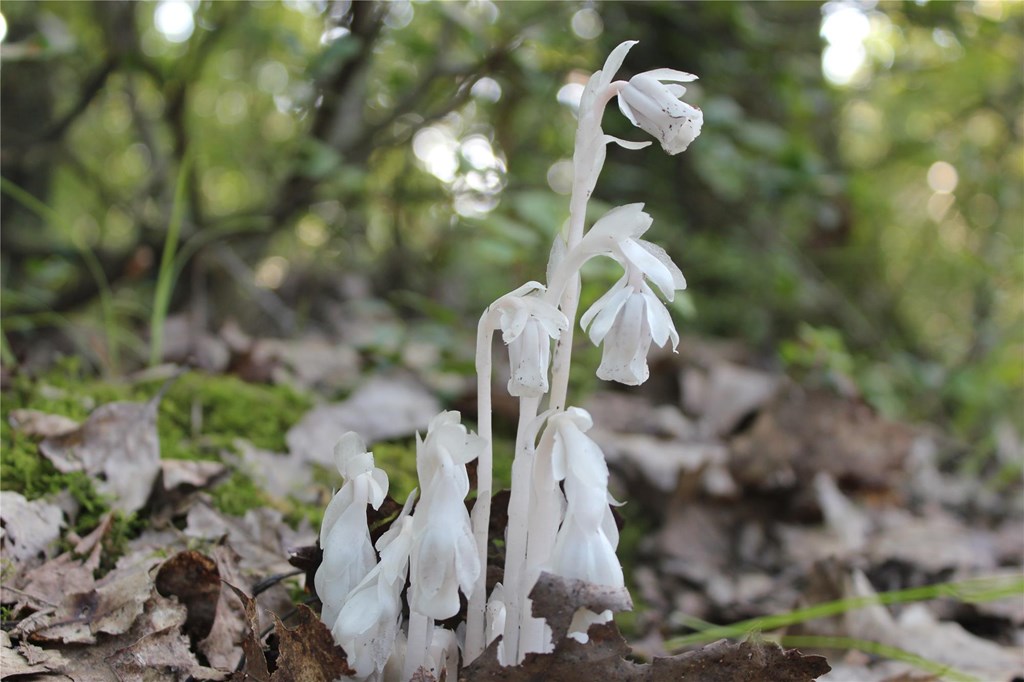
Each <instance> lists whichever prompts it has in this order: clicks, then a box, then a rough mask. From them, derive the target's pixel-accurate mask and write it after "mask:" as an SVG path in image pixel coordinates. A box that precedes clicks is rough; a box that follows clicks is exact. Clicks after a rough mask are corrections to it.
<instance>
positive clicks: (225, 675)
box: [0, 320, 1024, 682]
mask: <svg viewBox="0 0 1024 682" xmlns="http://www.w3.org/2000/svg"><path fill="white" fill-rule="evenodd" d="M168 329H169V334H170V337H169V338H170V343H168V345H167V353H166V358H167V361H168V362H167V364H165V365H161V366H159V367H156V368H153V369H150V370H147V371H145V372H142V373H139V374H136V375H133V376H131V377H128V378H122V379H117V380H101V379H96V378H92V377H91V376H90V373H89V372H86V371H84V370H83V368H82V367H81V364H80V363H78V362H75V361H73V360H63V361H61V362H58V363H56V364H54V365H51V366H49V367H46V368H44V369H41V370H36V371H34V372H26V371H20V370H19V371H10V370H5V373H4V375H3V395H2V397H3V400H2V406H0V411H2V418H3V423H2V427H0V428H2V453H0V456H2V469H0V487H2V489H3V490H2V492H0V520H2V531H0V533H2V535H0V543H2V544H0V551H2V566H0V568H2V573H0V576H2V581H3V589H2V593H0V602H2V611H0V615H2V619H3V630H2V635H0V637H2V640H0V645H2V647H0V654H2V659H0V663H2V669H3V671H2V676H3V679H7V678H8V677H11V678H12V679H19V680H30V679H72V680H108V679H110V680H116V679H142V677H141V675H142V673H143V671H145V670H149V671H157V672H158V673H159V674H163V675H165V677H161V678H160V679H182V680H185V679H229V678H230V679H266V680H269V679H273V680H285V679H296V680H316V679H332V675H333V674H336V672H335V673H330V672H328V671H332V670H333V671H337V670H339V669H343V666H344V656H343V654H341V652H340V649H338V648H336V647H334V646H333V643H332V642H331V641H330V636H329V634H328V633H327V630H326V629H325V628H323V627H322V626H321V625H320V624H319V621H318V620H317V618H316V616H315V610H316V609H317V607H318V604H317V603H316V602H315V600H311V595H310V593H309V591H308V590H307V588H306V571H308V570H310V568H311V567H315V565H316V562H317V561H318V558H317V554H316V551H315V544H316V534H317V529H318V525H319V522H320V519H321V516H322V513H323V509H324V507H325V506H326V503H327V501H328V500H329V499H330V496H331V494H332V492H333V490H334V489H335V488H337V487H338V485H339V484H340V477H339V475H338V473H337V472H336V470H335V469H334V466H333V460H332V449H333V446H334V444H335V442H336V441H337V439H338V437H339V436H340V435H341V434H342V433H344V432H345V431H348V430H355V431H357V432H359V433H360V435H361V436H362V437H363V438H364V439H365V440H366V441H367V443H368V444H370V445H371V449H372V450H373V452H374V455H375V458H376V463H377V465H378V466H380V467H382V468H384V469H385V470H387V471H388V473H389V476H390V478H391V490H390V496H391V497H392V498H393V499H394V500H397V501H398V503H401V502H402V501H403V500H404V499H405V497H406V495H407V494H408V493H409V491H410V490H412V489H413V488H414V487H415V486H416V482H415V463H414V457H415V454H414V453H415V444H414V440H413V439H414V434H415V432H416V431H417V430H418V429H419V430H421V431H422V430H424V429H425V427H426V424H427V422H428V421H429V420H430V418H431V417H432V416H434V415H435V414H436V413H437V412H438V411H440V410H441V409H458V410H461V411H462V413H463V417H464V419H465V420H466V421H467V422H470V423H472V422H473V421H474V420H475V418H476V414H475V395H474V389H473V381H472V379H467V378H466V377H465V373H464V372H463V371H460V370H459V369H458V365H459V362H458V361H453V360H452V359H451V358H444V357H442V356H443V355H444V351H443V350H440V349H439V347H438V346H437V345H436V344H432V343H431V342H429V341H424V339H422V338H419V339H415V340H409V339H408V338H407V339H405V340H404V341H401V342H397V343H395V344H393V347H392V348H391V349H390V351H389V355H388V357H387V359H386V361H384V360H382V356H381V354H380V353H379V352H376V351H375V352H373V353H371V352H368V351H367V348H368V345H367V344H365V343H361V342H352V343H348V344H338V343H335V342H333V341H328V340H325V339H319V338H309V339H305V340H299V341H280V340H266V339H251V338H248V337H246V336H245V335H244V334H241V333H240V332H239V331H238V330H237V329H234V328H226V329H224V330H222V331H221V332H220V333H218V334H208V335H205V336H203V337H202V338H200V339H195V338H187V337H184V336H179V337H177V342H175V337H174V333H175V332H174V330H175V329H176V327H175V323H174V321H173V320H172V321H171V323H170V324H169V325H168ZM186 360H187V362H188V363H189V364H190V365H191V368H190V369H187V370H186V369H184V363H185V362H186ZM440 365H446V366H448V367H449V369H446V370H445V371H439V370H438V369H437V368H438V366H440ZM495 385H496V386H503V385H504V379H502V378H501V377H497V378H496V379H495ZM586 388H587V389H588V390H589V397H588V398H587V399H586V400H585V401H584V402H583V406H584V407H586V408H587V409H588V410H589V411H590V412H591V414H592V415H593V417H594V423H595V427H594V429H593V430H592V431H591V432H590V435H591V436H592V437H593V438H594V439H595V440H596V441H597V442H598V443H599V444H600V445H601V447H602V449H603V451H604V453H605V455H606V457H607V460H608V464H609V467H610V469H611V472H612V478H613V484H612V488H613V494H614V495H615V497H616V498H617V499H618V500H621V501H624V502H626V504H625V505H624V506H623V507H621V508H619V509H618V512H619V516H620V517H621V518H620V521H621V525H622V530H621V542H620V548H619V554H620V557H621V558H622V561H623V564H624V567H625V570H626V575H627V584H628V586H629V588H630V593H631V595H632V603H633V609H632V610H631V611H623V612H621V613H618V614H617V615H616V618H615V621H616V625H617V628H618V630H619V631H620V632H621V633H622V635H623V636H624V637H625V640H626V641H627V642H628V647H627V646H625V645H624V644H623V643H621V640H619V639H617V637H618V635H616V634H615V633H613V632H610V631H609V632H604V631H602V633H603V634H600V636H594V637H592V642H591V644H590V646H591V648H590V649H586V650H585V649H584V648H583V647H581V648H579V649H578V650H573V651H569V650H568V649H567V648H565V647H561V648H559V649H558V650H556V652H555V654H552V655H551V657H552V660H553V659H554V658H556V657H557V656H561V658H560V659H558V661H556V662H555V663H551V664H550V666H551V667H547V668H535V669H533V670H532V671H531V670H527V669H524V670H523V671H522V675H521V676H520V677H516V676H515V675H514V674H512V673H510V672H508V671H499V670H495V669H489V668H487V666H485V665H481V666H477V667H476V668H470V669H467V670H464V671H463V674H462V676H461V678H464V679H488V680H490V679H526V678H527V676H528V674H538V671H540V674H542V675H543V676H544V678H546V679H551V680H560V679H566V680H568V679H579V678H578V677H574V676H573V675H579V673H580V670H583V669H584V668H581V667H580V666H582V665H586V666H590V667H589V668H587V671H588V674H604V675H605V676H606V677H608V678H609V679H678V678H679V675H681V674H682V672H683V671H687V672H688V674H692V675H694V677H692V679H700V680H741V679H759V677H758V675H760V679H778V680H789V679H792V680H798V679H806V680H809V679H820V680H827V681H828V682H874V681H882V680H887V681H890V682H897V681H900V682H911V681H914V682H925V681H927V680H939V679H950V680H980V681H982V682H1011V681H1012V680H1021V679H1024V574H1022V565H1024V509H1022V486H1021V484H1020V481H1019V480H1016V479H1014V480H1009V481H1002V480H999V478H998V477H993V476H986V475H982V474H984V472H980V473H974V474H968V473H967V472H965V470H964V468H963V466H962V465H961V463H962V462H963V460H964V458H965V453H966V452H967V448H965V446H964V445H963V444H961V443H958V442H957V441H956V440H954V439H952V438H951V437H949V436H948V435H947V434H944V433H943V432H942V431H941V430H940V429H938V428H936V427H934V426H928V425H911V424H903V423H897V422H894V421H891V420H887V419H885V418H883V417H882V416H880V415H879V414H878V413H877V412H876V411H875V410H873V409H872V408H871V407H870V406H869V405H868V404H867V403H865V402H864V401H863V400H862V399H861V398H860V397H859V396H858V395H857V393H856V390H855V389H853V388H852V387H851V384H850V382H848V381H845V380H844V379H843V377H839V376H834V375H830V374H829V373H828V372H817V373H816V372H809V373H805V375H804V376H801V377H800V378H799V379H797V378H794V377H791V376H786V375H784V374H782V373H780V372H777V371H767V370H765V369H763V368H762V367H760V366H759V365H758V363H757V362H756V361H755V360H754V358H753V357H752V355H751V354H750V352H749V351H748V350H747V349H746V348H744V347H742V346H741V345H738V344H735V343H729V342H713V341H708V340H700V339H688V340H684V343H683V345H682V346H681V353H680V354H679V355H665V356H659V357H657V358H652V379H651V380H650V381H649V382H648V383H647V384H645V385H644V386H643V387H640V388H638V389H634V390H628V391H626V390H613V389H611V388H609V387H607V386H601V387H596V386H595V385H594V384H593V383H589V384H586ZM498 394H503V392H502V391H496V395H498ZM495 409H496V417H495V424H496V429H495V430H496V433H500V432H502V430H503V429H504V430H505V431H506V432H511V429H512V428H513V426H512V425H513V424H514V423H515V421H514V420H515V416H516V414H515V404H514V403H511V402H503V401H500V400H496V405H495ZM1004 436H1005V437H1003V438H1002V439H1001V440H1000V446H999V453H1000V454H999V455H998V457H1002V458H1003V459H1005V460H1007V461H1011V460H1013V461H1016V460H1019V459H1020V458H1021V451H1020V447H1021V446H1020V443H1019V442H1015V441H1014V439H1013V437H1012V434H1009V435H1006V434H1004ZM510 449H511V441H510V440H507V439H506V440H502V439H501V438H499V439H497V440H496V443H495V452H496V455H495V456H496V472H495V477H496V481H497V485H496V488H498V487H501V485H502V484H505V485H507V483H508V479H509V475H508V471H509V467H510V462H509V461H507V460H508V459H509V454H508V453H509V450H510ZM1015 458H1016V460H1015ZM500 499H501V498H500V497H499V498H497V501H496V503H495V509H496V517H498V518H499V519H500V516H501V504H500ZM388 520H389V519H388V518H386V517H384V518H383V522H384V523H386V522H387V521H388ZM378 530H381V529H378ZM497 560H498V559H497V558H496V561H497ZM306 603H308V604H309V606H312V607H313V609H314V610H313V611H309V610H308V609H307V608H306V607H305V606H301V605H302V604H306ZM545 608H551V605H546V606H545ZM570 613H571V612H570ZM559 617H560V616H557V615H552V618H553V619H557V618H559ZM566 624H567V622H566ZM271 633H272V634H271ZM268 634H270V637H269V638H268V637H267V636H266V635H268ZM723 639H725V640H730V641H732V642H745V643H743V644H728V643H724V642H720V643H718V644H712V643H714V642H718V641H719V640H723ZM773 643H778V644H781V646H782V647H783V648H784V649H786V650H791V649H798V650H799V652H800V653H799V654H797V653H788V654H783V653H782V651H781V650H779V649H778V648H777V647H775V646H774V644H773ZM708 645H711V646H708ZM701 647H704V648H703V649H702V648H701ZM701 652H703V653H701ZM752 652H753V653H752ZM556 655H557V656H556ZM673 655H674V656H675V658H674V659H671V660H673V661H675V663H672V665H675V666H676V667H674V668H673V667H671V666H668V667H665V666H664V665H663V666H662V667H661V668H659V667H658V664H655V665H653V667H652V666H645V662H648V661H654V660H656V659H657V658H658V657H667V656H673ZM702 656H703V658H701V657H702ZM817 656H823V657H824V658H825V659H826V660H827V665H825V664H824V661H823V660H821V659H820V658H817ZM752 660H753V661H754V663H750V661H752ZM530 665H534V666H540V665H542V663H539V662H537V661H533V662H532V663H531V664H530ZM543 665H549V664H548V663H544V664H543ZM751 665H756V666H760V667H759V668H757V670H760V671H761V672H760V673H757V674H756V675H755V673H752V672H751V670H753V668H750V667H749V666H751ZM559 666H561V667H559ZM573 666H575V667H573ZM685 666H689V667H685ZM744 666H747V667H744ZM828 668H831V670H830V671H829V672H826V670H827V669H828ZM666 671H669V672H666ZM764 671H768V672H764ZM670 673H671V674H670ZM659 675H661V676H660V677H659ZM672 675H674V676H675V677H672ZM686 679H691V677H687V678H686Z"/></svg>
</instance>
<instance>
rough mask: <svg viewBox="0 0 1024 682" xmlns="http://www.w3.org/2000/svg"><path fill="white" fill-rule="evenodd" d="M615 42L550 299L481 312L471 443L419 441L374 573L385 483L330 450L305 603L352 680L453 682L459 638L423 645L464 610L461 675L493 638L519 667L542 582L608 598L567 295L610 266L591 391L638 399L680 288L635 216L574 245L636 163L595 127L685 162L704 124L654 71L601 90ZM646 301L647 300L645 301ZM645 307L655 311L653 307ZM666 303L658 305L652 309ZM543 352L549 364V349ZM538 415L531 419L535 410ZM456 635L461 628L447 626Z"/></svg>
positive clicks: (365, 463)
mask: <svg viewBox="0 0 1024 682" xmlns="http://www.w3.org/2000/svg"><path fill="white" fill-rule="evenodd" d="M635 44H636V41H628V42H624V43H622V44H621V45H619V46H618V47H617V48H615V50H614V51H613V52H612V53H611V55H609V57H608V60H607V61H606V62H605V65H604V68H603V69H602V70H600V71H598V72H596V73H595V74H594V75H593V76H591V78H590V80H589V82H588V83H587V86H586V88H585V89H584V92H583V96H582V98H581V101H580V108H579V122H578V126H577V130H576V143H575V149H574V153H573V173H574V179H573V185H572V196H571V198H570V203H569V220H568V222H567V223H566V225H565V227H564V228H563V230H562V231H561V232H560V233H559V234H558V235H556V237H555V241H554V244H553V246H552V249H551V257H550V259H549V262H548V268H547V283H546V284H542V283H540V282H529V283H527V284H525V285H523V286H522V287H520V288H518V289H516V290H515V291H512V292H510V293H508V294H506V295H504V296H502V297H501V298H499V299H498V300H497V301H495V302H494V303H493V304H491V305H490V306H489V307H488V308H487V310H485V311H484V313H483V315H482V316H481V318H480V324H479V326H478V329H477V358H476V370H477V388H478V406H477V407H478V415H479V421H478V435H474V434H471V433H469V432H468V431H467V430H466V428H465V427H464V426H463V425H462V424H461V423H460V417H459V414H458V413H457V412H444V413H442V414H440V415H438V416H437V417H435V418H434V419H433V420H432V421H431V423H430V426H429V428H428V430H427V434H426V437H425V438H423V439H420V438H419V437H417V448H416V459H417V473H418V476H419V481H420V488H421V490H422V491H423V493H422V498H421V499H420V502H419V504H418V505H417V506H416V508H415V510H414V511H412V510H411V508H412V503H413V500H412V499H410V500H409V501H407V502H406V506H405V509H404V510H403V512H402V515H401V516H400V517H399V518H398V519H397V520H396V521H395V522H394V523H393V525H392V527H391V529H390V530H389V531H388V532H387V533H386V534H385V535H384V536H382V537H381V539H380V540H378V542H377V545H376V549H377V552H378V553H379V560H378V558H377V555H376V554H375V553H374V551H373V548H372V547H371V546H370V538H369V533H368V530H367V528H366V505H367V504H371V505H373V506H374V508H377V507H378V506H379V505H380V502H381V500H383V498H384V495H385V494H386V491H387V478H386V476H384V475H383V472H381V470H380V469H376V468H374V467H373V457H372V455H371V454H370V453H368V452H365V448H364V446H363V444H362V441H360V440H359V438H358V437H357V436H355V434H347V435H346V436H345V437H344V438H343V439H342V442H341V443H340V444H339V446H338V453H339V454H338V466H339V470H340V471H341V473H342V475H343V476H345V479H346V483H345V485H344V486H343V487H342V489H341V491H340V492H339V493H338V495H337V496H336V497H335V499H334V500H332V502H331V504H330V506H329V507H328V509H327V513H326V514H325V517H324V525H323V528H322V530H321V543H322V545H323V548H324V557H325V558H324V563H323V565H322V566H321V568H320V570H319V571H318V572H317V575H316V582H315V584H316V588H317V592H318V594H319V595H320V596H321V599H322V601H323V603H324V607H323V619H324V621H325V622H326V623H327V625H328V627H330V628H331V630H332V632H333V633H334V637H335V639H336V641H337V642H338V643H339V644H341V646H343V647H344V648H345V649H346V651H347V652H348V654H349V659H350V665H352V667H353V668H354V669H355V670H356V671H357V673H358V679H392V678H394V679H409V678H410V677H412V676H413V675H414V674H415V673H416V671H417V670H419V669H420V668H423V669H425V670H428V671H430V672H431V673H433V674H434V675H435V676H437V677H440V675H441V674H442V673H444V674H447V675H449V676H454V675H455V674H456V673H457V670H455V669H454V668H455V667H456V665H457V658H458V655H457V651H456V649H457V646H458V645H457V638H456V634H455V633H453V632H452V631H450V630H445V629H443V628H440V627H436V626H435V624H434V621H435V620H444V619H449V618H451V617H453V616H455V615H457V614H458V612H459V610H460V598H459V593H460V592H461V593H462V594H463V595H464V596H465V597H466V598H467V600H468V609H467V616H466V622H465V630H464V640H462V647H461V648H462V651H463V661H464V662H466V663H468V662H471V661H472V660H473V659H475V658H476V657H478V656H479V655H480V654H481V653H482V652H483V650H484V648H485V647H486V646H487V644H488V643H490V642H491V641H493V640H494V639H496V638H497V637H498V636H499V635H500V636H501V640H500V642H499V644H498V645H497V649H498V659H499V660H500V661H501V662H502V663H503V664H506V665H513V664H516V663H518V662H520V661H521V660H522V659H523V657H524V656H525V655H526V654H527V653H530V652H545V651H550V650H552V648H553V645H554V643H553V642H551V641H550V640H551V638H550V630H549V629H548V628H547V625H546V624H545V623H544V621H543V620H541V619H537V618H534V617H533V616H532V615H531V610H530V609H531V605H530V600H529V594H530V591H531V589H532V587H533V585H534V584H535V583H536V581H537V578H538V576H539V575H540V573H541V572H542V571H547V572H550V573H553V574H556V575H562V576H565V577H570V578H576V579H581V580H586V581H589V582H593V583H598V584H602V585H610V586H615V587H621V586H622V585H623V577H622V568H621V566H620V564H619V561H618V558H617V557H616V555H615V549H616V546H617V544H618V531H617V529H616V526H615V523H614V519H613V518H612V514H611V508H610V505H613V504H616V503H615V501H614V500H613V499H612V498H611V496H610V495H609V493H608V468H607V465H606V464H605V460H604V455H603V453H602V452H601V450H600V448H599V447H598V446H597V444H596V443H595V442H594V441H593V440H591V439H590V438H589V437H588V436H587V435H586V432H587V431H588V430H589V429H590V428H591V426H592V420H591V417H590V415H589V414H587V412H586V411H585V410H582V409H580V408H578V407H567V406H566V397H567V395H566V394H567V390H568V382H569V363H570V359H571V353H572V342H573V329H574V324H575V320H576V313H577V306H578V303H579V293H580V269H581V268H582V267H583V265H584V264H585V263H586V262H587V261H589V260H590V259H591V258H595V257H601V256H603V257H608V258H612V259H613V260H615V261H617V262H618V263H619V265H620V266H621V267H622V270H623V275H622V278H621V279H620V280H619V281H618V282H616V284H615V285H613V286H612V288H611V289H610V290H609V291H608V292H607V293H606V294H605V295H603V296H602V297H601V298H600V299H599V300H598V301H597V302H596V303H595V304H594V305H593V306H592V307H591V308H590V309H589V310H588V311H586V312H585V313H584V315H583V317H582V319H581V320H580V323H581V326H582V328H583V329H584V331H586V332H587V333H588V335H589V337H590V339H591V341H592V342H593V343H594V344H596V345H600V346H601V347H602V357H601V364H600V367H598V369H597V375H598V377H599V378H601V379H606V380H609V381H618V382H620V383H623V384H628V385H638V384H641V383H643V382H644V381H646V380H647V378H648V376H649V370H648V367H647V353H648V351H649V349H650V346H651V344H652V343H655V344H657V345H658V346H662V347H664V346H666V345H667V344H668V343H669V341H671V343H672V348H673V350H675V348H676V346H677V345H678V343H679V335H678V333H677V332H676V329H675V326H674V325H673V323H672V319H671V317H670V315H669V313H668V310H667V309H666V307H665V305H664V304H663V303H662V301H661V297H663V298H665V299H667V300H669V301H671V300H672V298H673V296H674V295H675V292H676V291H677V290H680V289H684V288H685V287H686V280H685V279H684V278H683V275H682V272H680V270H679V268H678V267H676V265H675V264H674V263H673V262H672V260H671V259H670V258H669V256H668V254H667V253H666V252H665V250H664V249H662V248H661V247H659V246H657V245H655V244H653V243H651V242H649V241H646V240H644V239H642V238H641V237H642V236H643V235H644V234H645V233H646V232H647V230H648V229H649V228H650V227H651V222H652V220H651V216H650V215H648V214H647V213H645V212H644V210H643V204H628V205H625V206H620V207H618V208H615V209H612V210H611V211H609V212H608V213H606V214H605V215H604V216H603V217H602V218H601V219H599V220H598V221H596V222H595V223H594V225H593V226H592V227H591V228H590V230H589V231H587V230H586V229H585V227H586V225H585V215H586V208H587V202H588V200H589V199H590V196H591V194H592V193H593V191H594V187H595V186H596V183H597V179H598V176H599V175H600V172H601V168H602V167H603V165H604V160H605V154H606V146H607V145H608V144H611V143H615V144H618V145H620V146H622V147H625V148H627V149H641V148H643V147H646V146H648V145H650V144H651V143H650V142H649V141H647V142H630V141H626V140H620V139H618V138H615V137H612V136H610V135H606V134H605V133H604V131H603V130H602V129H601V119H602V117H603V114H604V110H605V107H606V105H607V104H608V103H609V102H610V101H611V99H612V98H618V104H619V108H620V110H621V111H622V113H623V114H624V115H625V116H626V118H627V119H629V121H630V122H631V123H633V125H635V126H637V127H638V128H641V129H643V130H644V131H646V132H648V133H650V134H651V135H653V136H654V137H655V138H656V139H657V140H658V142H659V143H660V144H661V146H662V148H663V149H664V150H665V151H667V152H668V153H670V154H678V153H679V152H682V151H684V150H685V149H686V148H687V147H688V146H689V145H690V143H691V142H693V140H694V139H695V138H696V137H697V136H698V135H699V134H700V129H701V125H702V123H703V115H702V113H701V111H700V109H698V108H696V107H694V106H691V105H689V104H687V103H685V102H683V101H681V100H680V99H679V98H680V97H681V96H682V95H683V94H684V93H685V88H684V87H683V86H682V85H680V84H681V83H686V82H690V81H693V80H695V79H696V76H693V75H691V74H688V73H684V72H682V71H675V70H672V69H655V70H653V71H648V72H644V73H640V74H637V75H636V76H633V78H631V79H630V80H629V81H615V80H613V78H614V75H615V72H616V71H618V69H619V67H620V66H621V64H622V61H623V60H624V59H625V57H626V53H627V52H628V51H629V50H630V48H631V47H632V46H633V45H635ZM652 285H653V286H652ZM656 292H657V293H656ZM659 293H660V295H661V297H659V295H658V294H659ZM498 331H500V332H501V335H502V340H503V341H504V342H505V344H506V345H507V346H508V353H509V364H510V377H511V378H510V379H509V382H508V387H507V390H508V392H509V394H510V395H512V396H515V397H518V398H519V426H518V428H517V432H516V446H515V458H514V460H513V464H512V491H511V497H510V500H509V513H508V518H509V522H508V528H507V529H506V535H505V566H504V575H503V581H502V583H499V584H498V585H497V586H496V588H495V589H494V590H493V591H492V593H491V594H490V595H489V596H488V595H487V594H486V572H487V571H486V568H487V545H488V537H487V530H488V525H489V517H490V507H491V493H492V490H491V488H492V476H491V469H492V454H493V453H492V434H491V370H492V357H491V349H492V338H493V335H494V333H495V332H498ZM552 342H554V344H555V347H554V352H553V353H552V350H551V344H552ZM545 396H547V405H546V409H545V410H544V412H541V411H540V408H541V406H542V402H543V400H544V397H545ZM473 459H477V460H478V462H477V482H476V487H477V499H476V502H475V504H474V507H473V513H472V516H471V517H470V515H469V514H468V513H467V511H466V507H465V504H464V500H465V497H466V495H467V493H468V492H469V479H468V477H467V473H466V464H467V463H468V462H470V461H472V460H473ZM406 575H408V581H409V585H410V587H409V591H408V595H407V597H408V603H409V616H408V620H407V621H406V623H407V624H406V626H405V627H404V628H403V627H402V623H403V618H402V613H401V591H402V589H403V587H404V585H405V579H406ZM610 617H611V615H610V613H607V612H606V613H601V614H598V613H592V612H589V611H581V612H580V613H577V614H576V617H575V618H574V621H573V626H572V628H571V629H570V635H571V636H573V637H575V638H577V639H579V640H581V641H586V631H587V627H588V626H589V625H590V624H591V623H595V622H602V621H605V620H608V619H609V618H610ZM460 631H461V626H460Z"/></svg>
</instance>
